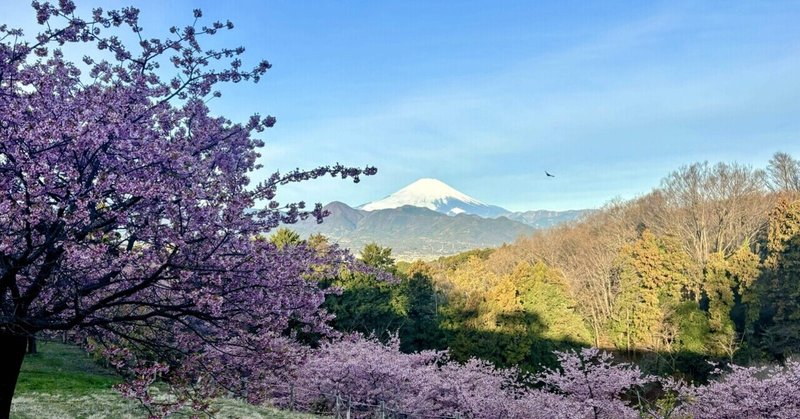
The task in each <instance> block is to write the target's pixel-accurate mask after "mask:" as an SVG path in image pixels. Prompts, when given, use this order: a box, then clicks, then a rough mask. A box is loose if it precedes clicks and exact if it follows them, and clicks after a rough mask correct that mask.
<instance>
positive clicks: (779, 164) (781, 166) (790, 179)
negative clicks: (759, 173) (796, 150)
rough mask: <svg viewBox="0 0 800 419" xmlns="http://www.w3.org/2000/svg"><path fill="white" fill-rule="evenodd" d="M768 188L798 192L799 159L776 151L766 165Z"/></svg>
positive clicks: (799, 180) (799, 177) (799, 178)
mask: <svg viewBox="0 0 800 419" xmlns="http://www.w3.org/2000/svg"><path fill="white" fill-rule="evenodd" d="M767 172H768V173H769V181H770V185H769V186H770V188H772V190H774V191H775V192H800V161H798V160H796V159H794V158H792V156H790V155H789V154H787V153H783V152H780V151H779V152H777V153H775V154H773V155H772V159H771V160H770V161H769V166H767Z"/></svg>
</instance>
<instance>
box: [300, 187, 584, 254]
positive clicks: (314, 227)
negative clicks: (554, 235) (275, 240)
mask: <svg viewBox="0 0 800 419" xmlns="http://www.w3.org/2000/svg"><path fill="white" fill-rule="evenodd" d="M325 209H326V210H327V211H329V212H330V216H328V217H326V218H325V222H323V223H322V224H317V223H316V222H315V221H313V220H306V221H303V222H300V223H298V224H295V225H293V226H290V228H292V229H293V230H295V231H297V232H298V233H300V234H301V235H304V236H308V235H310V234H313V233H322V234H324V235H326V236H328V237H330V238H331V239H333V240H334V241H336V242H337V243H339V244H340V245H342V246H344V247H347V248H349V249H351V250H353V251H356V252H357V251H359V250H361V248H363V247H364V245H365V244H367V243H370V242H376V243H378V244H380V245H381V246H388V247H391V248H392V254H393V255H395V257H397V258H398V259H400V260H413V259H434V258H437V257H439V256H447V255H453V254H456V253H460V252H463V251H466V250H471V249H476V248H485V247H497V246H500V245H502V244H503V243H511V242H513V241H514V240H516V239H517V237H519V236H521V235H529V234H531V233H533V232H534V231H535V230H536V229H541V228H548V227H553V226H555V225H558V224H561V223H564V222H568V221H572V220H575V219H577V218H580V217H581V216H583V215H584V214H586V213H587V211H586V210H572V211H544V210H539V211H525V212H511V211H508V210H506V209H504V208H501V207H498V206H496V205H489V204H485V203H483V202H481V201H478V200H477V199H475V198H473V197H471V196H469V195H466V194H464V193H462V192H459V191H457V190H456V189H454V188H452V187H450V186H449V185H447V184H445V183H444V182H442V181H440V180H436V179H429V178H424V179H419V180H417V181H416V182H413V183H412V184H410V185H408V186H406V187H404V188H402V189H400V190H399V191H397V192H395V193H393V194H391V195H389V196H387V197H386V198H383V199H380V200H377V201H373V202H370V203H367V204H364V205H361V206H360V207H358V208H352V207H350V206H349V205H347V204H345V203H343V202H338V201H334V202H331V203H330V204H328V205H326V206H325Z"/></svg>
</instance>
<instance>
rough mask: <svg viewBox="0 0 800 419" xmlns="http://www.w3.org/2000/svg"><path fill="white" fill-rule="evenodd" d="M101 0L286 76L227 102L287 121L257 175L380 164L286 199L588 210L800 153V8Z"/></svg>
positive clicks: (149, 30)
mask: <svg viewBox="0 0 800 419" xmlns="http://www.w3.org/2000/svg"><path fill="white" fill-rule="evenodd" d="M92 3H97V2H80V1H79V2H78V6H79V10H85V11H88V10H89V8H90V7H91V4H92ZM104 3H105V4H104V7H106V8H109V7H111V6H112V5H120V6H121V5H127V4H133V5H135V6H136V7H138V8H140V9H141V10H142V14H141V18H142V26H144V28H145V33H146V34H147V35H151V36H158V35H163V34H166V29H167V28H168V27H169V26H171V25H173V24H175V25H178V26H181V25H184V24H186V23H189V22H190V21H191V10H192V9H193V8H196V7H199V8H201V9H203V11H204V14H205V16H204V18H205V19H207V20H209V21H210V20H212V19H221V20H225V19H230V20H231V21H233V22H234V23H235V25H236V28H235V29H234V30H233V31H231V32H228V33H225V34H224V35H220V36H218V37H217V38H216V39H215V41H214V42H215V43H218V42H219V43H222V44H226V45H242V46H244V47H246V49H247V55H246V58H245V61H246V62H248V61H249V62H250V63H255V62H257V61H258V60H259V59H262V58H265V59H268V60H269V61H270V62H271V63H273V69H272V70H270V72H269V73H268V75H267V77H266V78H264V79H263V80H262V82H261V83H259V84H257V85H235V86H227V88H226V89H225V90H224V91H223V93H224V95H223V97H222V98H220V99H217V100H214V101H212V102H211V106H212V108H213V109H214V110H215V111H216V112H218V113H220V114H224V115H226V116H228V117H230V118H231V119H234V120H244V119H245V118H246V117H247V116H249V115H250V114H251V113H253V112H259V113H261V114H271V115H274V116H276V117H277V118H278V123H277V125H276V126H275V127H274V128H273V129H271V130H269V131H268V132H266V133H265V134H264V139H265V140H266V142H267V147H266V148H265V149H264V150H263V158H262V163H263V164H264V165H265V168H264V169H262V170H263V172H262V173H259V174H256V176H255V178H256V179H258V178H263V177H266V176H268V174H269V173H271V172H272V171H273V170H283V171H285V170H288V169H293V168H295V167H301V168H311V167H314V166H316V165H319V164H329V163H335V162H337V161H338V162H342V163H345V164H351V165H359V166H363V165H365V164H371V165H375V166H377V167H378V170H379V172H378V175H377V176H374V177H369V178H365V179H364V180H363V181H362V182H361V183H360V184H358V185H354V184H352V183H349V182H342V181H339V180H317V181H312V182H307V183H304V184H299V185H293V186H287V187H285V188H284V189H283V190H282V192H280V194H279V198H280V199H282V200H285V201H295V200H305V201H308V202H328V201H331V200H340V201H344V202H347V203H349V204H352V205H359V204H362V203H365V202H368V201H371V200H375V199H379V198H382V197H384V196H386V195H388V194H390V193H391V192H394V191H395V190H397V189H399V188H401V187H403V186H405V185H406V184H408V183H411V182H413V181H414V180H416V179H418V178H421V177H434V178H438V179H440V180H442V181H444V182H446V183H448V184H450V185H451V186H453V187H455V188H456V189H459V190H461V191H462V192H464V193H467V194H469V195H471V196H473V197H475V198H478V199H480V200H482V201H484V202H487V203H491V204H495V205H500V206H504V207H506V208H508V209H511V210H526V209H570V208H587V207H598V206H600V205H602V204H603V203H605V202H607V201H609V200H611V199H613V198H632V197H635V196H637V195H641V194H643V193H646V192H647V191H649V190H650V189H651V188H652V187H654V186H657V185H658V183H659V181H660V179H661V178H662V177H664V176H665V175H666V174H667V173H669V172H670V171H671V170H674V169H676V168H678V167H680V166H681V165H683V164H687V163H692V162H695V161H704V160H708V161H710V162H716V161H738V162H740V163H745V164H750V165H753V166H754V167H764V166H765V165H766V163H767V161H768V160H769V157H770V156H771V155H772V154H773V153H774V152H775V151H779V150H780V151H786V152H789V153H792V154H793V155H795V157H800V25H798V24H797V22H800V3H798V2H751V1H748V2H735V1H734V2H719V3H713V2H703V3H702V4H699V3H683V2H663V3H660V2H627V3H625V2H598V3H594V4H585V3H584V2H577V1H574V2H573V1H558V2H549V3H545V2H529V1H522V2H492V1H485V2H470V1H460V2H443V1H434V2H431V1H419V2H417V1H402V2H401V1H396V2H389V1H385V2H384V1H380V2H373V1H359V2H346V1H335V2H334V1H330V2H322V1H317V2H295V1H276V2H260V1H259V2H256V1H252V2H244V1H237V2H211V1H206V2H192V1H171V2H168V3H169V4H168V5H165V4H163V3H167V2H157V1H137V2H118V1H107V2H104ZM224 3H231V4H224ZM0 21H2V23H10V24H13V25H15V26H22V27H25V28H30V29H29V30H28V32H29V33H32V32H33V30H34V28H35V25H32V24H31V23H32V22H34V18H33V13H32V11H31V9H30V8H29V6H28V2H27V1H25V0H23V1H9V0H3V1H0ZM545 170H547V171H549V172H551V173H554V174H555V175H556V176H557V177H556V178H554V179H551V178H547V177H545V175H544V171H545Z"/></svg>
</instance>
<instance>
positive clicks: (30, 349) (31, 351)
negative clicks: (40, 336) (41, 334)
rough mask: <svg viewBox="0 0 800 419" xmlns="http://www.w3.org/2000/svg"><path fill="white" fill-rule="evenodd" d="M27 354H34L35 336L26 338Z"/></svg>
mask: <svg viewBox="0 0 800 419" xmlns="http://www.w3.org/2000/svg"><path fill="white" fill-rule="evenodd" d="M28 353H29V354H35V353H36V336H33V335H30V336H28Z"/></svg>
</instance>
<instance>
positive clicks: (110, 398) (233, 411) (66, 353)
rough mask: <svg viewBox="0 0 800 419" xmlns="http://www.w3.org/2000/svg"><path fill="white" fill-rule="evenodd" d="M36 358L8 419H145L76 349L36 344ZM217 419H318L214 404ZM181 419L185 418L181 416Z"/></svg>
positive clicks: (110, 377)
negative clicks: (37, 351)
mask: <svg viewBox="0 0 800 419" xmlns="http://www.w3.org/2000/svg"><path fill="white" fill-rule="evenodd" d="M38 346H39V348H38V349H39V353H37V354H34V355H27V356H26V357H25V362H23V364H22V371H21V372H20V375H19V380H18V381H17V389H16V391H15V393H14V400H13V401H12V404H11V417H12V418H20V419H29V418H30V419H34V418H37V419H38V418H48V419H51V418H52V419H56V418H92V419H94V418H115V419H116V418H118V419H123V418H143V417H147V411H146V410H145V409H143V408H142V407H141V406H140V405H139V404H138V403H137V402H134V401H130V400H126V399H123V398H122V397H121V396H120V395H119V394H118V393H116V392H115V391H114V390H113V389H112V388H111V387H112V386H113V385H114V384H116V383H119V382H121V379H120V377H119V376H117V375H116V374H114V372H113V371H112V370H108V369H105V368H103V367H102V366H100V365H98V364H97V363H95V362H94V361H93V360H92V359H91V358H90V357H89V356H88V355H87V354H86V353H85V352H83V351H82V350H81V349H80V348H78V347H75V346H71V345H64V344H61V343H53V342H39V344H38ZM215 408H216V409H218V411H217V412H216V413H215V414H214V417H218V418H276V419H311V418H315V417H316V416H312V415H307V414H298V413H292V412H286V411H280V410H276V409H271V408H266V407H255V406H251V405H248V404H246V403H243V402H240V401H237V400H229V399H226V400H220V401H219V402H217V403H216V404H215ZM180 416H185V415H180Z"/></svg>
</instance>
